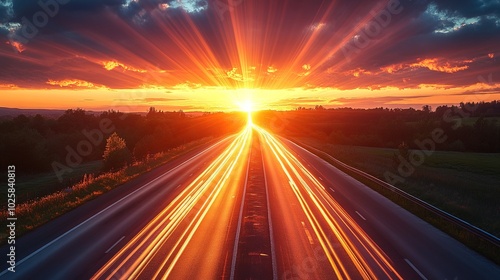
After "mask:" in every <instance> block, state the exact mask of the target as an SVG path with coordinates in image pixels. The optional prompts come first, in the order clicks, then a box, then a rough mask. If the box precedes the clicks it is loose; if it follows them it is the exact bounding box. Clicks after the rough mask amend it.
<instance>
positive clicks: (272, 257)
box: [260, 148, 278, 279]
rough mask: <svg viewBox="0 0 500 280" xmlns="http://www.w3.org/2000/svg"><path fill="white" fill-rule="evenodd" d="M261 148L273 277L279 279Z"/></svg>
mask: <svg viewBox="0 0 500 280" xmlns="http://www.w3.org/2000/svg"><path fill="white" fill-rule="evenodd" d="M262 150H263V149H262V148H261V153H260V155H261V157H262V169H263V171H264V186H265V187H266V200H267V219H268V221H269V235H270V236H269V239H270V241H271V262H272V265H273V279H278V264H277V261H276V247H275V245H274V230H273V220H272V219H271V204H270V202H269V190H268V187H267V174H266V165H265V164H264V153H263V151H262Z"/></svg>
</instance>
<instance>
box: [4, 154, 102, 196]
mask: <svg viewBox="0 0 500 280" xmlns="http://www.w3.org/2000/svg"><path fill="white" fill-rule="evenodd" d="M101 169H102V161H101V160H96V161H91V162H86V163H82V164H80V165H79V166H76V167H74V168H72V170H73V171H72V172H71V173H67V174H65V176H64V181H63V182H59V179H58V178H57V175H56V174H55V173H54V172H45V173H39V174H28V175H19V174H18V175H17V176H16V199H17V203H23V202H26V201H29V200H33V199H36V198H38V197H42V196H45V195H48V194H51V193H54V192H56V191H59V190H61V189H62V188H64V187H65V186H66V187H69V186H71V185H73V184H74V183H77V182H79V181H80V180H82V178H83V176H84V175H85V174H95V173H97V172H99V171H100V170H101ZM0 196H1V197H6V196H7V188H2V189H1V190H0Z"/></svg>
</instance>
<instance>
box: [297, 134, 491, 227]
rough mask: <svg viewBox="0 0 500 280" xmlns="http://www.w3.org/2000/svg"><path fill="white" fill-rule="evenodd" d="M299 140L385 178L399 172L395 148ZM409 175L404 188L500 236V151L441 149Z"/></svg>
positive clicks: (400, 185)
mask: <svg viewBox="0 0 500 280" xmlns="http://www.w3.org/2000/svg"><path fill="white" fill-rule="evenodd" d="M298 140H299V141H301V142H303V143H306V144H308V145H311V146H313V147H316V148H318V149H320V150H323V151H325V152H327V153H329V154H330V155H332V156H333V157H335V158H337V159H338V160H340V161H342V162H344V163H346V164H348V165H350V166H352V167H355V168H357V169H360V170H362V171H365V172H367V173H369V174H371V175H374V176H376V177H378V178H380V179H382V180H384V173H386V172H387V171H389V172H392V173H393V174H398V171H397V168H396V166H395V164H394V161H393V155H394V153H395V152H396V151H397V150H395V149H384V148H370V147H358V146H343V145H331V144H322V143H320V142H318V141H317V140H313V139H304V138H301V139H298ZM404 179H405V180H404V182H402V183H397V184H396V186H397V187H398V188H400V189H402V190H404V191H406V192H408V193H410V194H412V195H414V196H416V197H418V198H420V199H423V200H424V201H427V202H428V203H430V204H432V205H434V206H436V207H438V208H440V209H442V210H444V211H446V212H449V213H451V214H452V215H455V216H457V217H459V218H461V219H463V220H465V221H468V222H470V223H471V224H473V225H476V226H478V227H480V228H482V229H484V230H486V231H488V232H490V233H492V234H494V235H496V236H500V220H499V219H498V217H499V216H500V204H499V203H498V201H500V154H483V153H460V152H441V151H436V152H434V153H432V154H431V155H430V156H428V157H426V158H425V161H424V163H423V164H422V165H421V166H417V167H416V168H415V172H414V173H413V174H412V175H411V176H408V177H406V178H404Z"/></svg>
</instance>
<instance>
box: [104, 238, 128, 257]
mask: <svg viewBox="0 0 500 280" xmlns="http://www.w3.org/2000/svg"><path fill="white" fill-rule="evenodd" d="M123 238H125V235H124V236H122V238H120V239H118V241H116V242H115V244H113V245H111V247H109V249H108V250H107V251H106V252H104V254H107V253H109V252H110V251H111V250H112V249H113V248H114V247H115V246H116V245H118V243H120V241H122V240H123Z"/></svg>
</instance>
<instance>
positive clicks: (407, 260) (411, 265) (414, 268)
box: [405, 259, 427, 280]
mask: <svg viewBox="0 0 500 280" xmlns="http://www.w3.org/2000/svg"><path fill="white" fill-rule="evenodd" d="M405 262H406V263H407V264H408V265H409V266H410V267H411V268H413V270H415V272H416V273H417V274H418V276H420V278H422V279H423V280H427V277H425V276H424V274H423V273H422V272H420V270H418V268H417V267H416V266H414V265H413V263H412V262H411V261H410V260H409V259H405Z"/></svg>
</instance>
